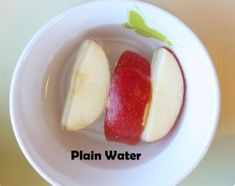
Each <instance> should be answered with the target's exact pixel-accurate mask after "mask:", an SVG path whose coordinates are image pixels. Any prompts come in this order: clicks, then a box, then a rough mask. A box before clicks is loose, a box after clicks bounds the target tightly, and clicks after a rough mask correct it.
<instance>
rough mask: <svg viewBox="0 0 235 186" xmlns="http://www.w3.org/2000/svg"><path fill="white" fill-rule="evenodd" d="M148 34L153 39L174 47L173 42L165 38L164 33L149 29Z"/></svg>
mask: <svg viewBox="0 0 235 186" xmlns="http://www.w3.org/2000/svg"><path fill="white" fill-rule="evenodd" d="M148 32H149V34H150V35H151V36H152V37H153V38H155V39H157V40H160V41H162V42H164V43H166V44H168V45H172V42H171V41H170V40H168V39H167V37H166V36H164V35H163V34H162V33H160V32H159V31H157V30H156V29H153V28H148Z"/></svg>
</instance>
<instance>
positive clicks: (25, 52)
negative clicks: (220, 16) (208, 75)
mask: <svg viewBox="0 0 235 186" xmlns="http://www.w3.org/2000/svg"><path fill="white" fill-rule="evenodd" d="M107 2H109V3H110V2H120V3H128V2H138V4H140V5H144V6H150V7H152V8H155V9H160V10H161V11H163V12H165V13H167V14H170V15H172V16H173V17H174V18H176V19H177V21H178V22H180V23H181V24H182V25H184V26H185V27H186V28H187V29H188V30H189V32H190V33H191V34H192V35H193V36H194V37H195V39H197V41H198V43H199V44H200V45H201V47H202V49H203V51H204V52H205V54H206V55H207V57H208V59H209V60H208V61H210V64H209V65H210V67H211V69H212V75H213V76H214V81H215V83H216V84H215V86H216V87H215V89H216V93H215V97H216V100H217V103H216V105H217V108H216V111H215V112H216V115H215V116H216V117H215V118H214V120H213V122H214V128H212V129H211V130H210V131H211V132H210V133H209V134H208V142H207V144H206V146H205V148H204V149H203V151H200V158H198V159H197V160H196V161H195V163H194V164H193V165H191V166H188V167H187V169H186V170H185V171H184V172H183V173H182V174H181V176H179V177H178V180H176V182H175V184H176V185H177V184H179V183H180V182H181V181H182V180H183V179H184V178H186V177H187V176H188V175H189V174H190V173H191V172H192V171H193V170H194V169H195V168H196V167H197V166H198V165H199V163H200V162H201V160H202V159H203V158H204V156H205V154H206V153H207V151H208V149H209V147H210V146H211V143H212V141H213V139H214V136H215V134H216V130H217V127H218V123H219V119H220V112H221V95H220V94H221V93H220V84H219V79H218V77H217V73H216V69H215V65H214V64H213V61H212V59H211V57H210V55H209V52H208V51H207V49H206V48H205V46H204V45H203V43H202V41H201V40H200V39H199V38H198V37H197V35H196V34H195V33H194V32H193V30H192V29H191V28H190V27H189V26H187V24H185V23H184V21H182V20H181V19H179V18H178V17H177V16H176V15H175V14H174V13H172V12H170V11H169V10H166V9H164V8H162V7H159V6H158V5H154V4H152V3H150V2H143V1H139V0H125V1H123V0H99V1H85V2H81V3H78V4H76V5H74V6H73V7H71V8H67V9H65V10H64V11H62V12H61V13H59V14H58V15H56V16H54V17H52V18H51V19H49V20H48V21H47V22H46V23H45V24H44V25H43V26H41V28H40V29H39V30H38V31H37V32H36V33H35V34H34V35H33V37H32V38H31V39H30V41H29V42H28V43H27V44H26V46H25V48H24V49H23V52H22V53H21V55H20V57H19V59H18V61H17V63H16V66H15V70H14V72H13V75H12V79H11V85H10V95H9V112H10V119H11V125H12V128H13V132H14V135H15V138H16V141H17V143H18V145H19V146H20V149H21V151H22V152H23V154H24V156H25V157H26V159H27V160H28V162H29V163H30V165H31V166H32V167H33V168H34V169H35V170H36V171H37V173H38V174H39V175H40V176H41V177H42V178H44V179H45V180H46V181H47V182H48V183H50V184H52V185H60V183H58V182H56V180H54V179H53V178H52V177H50V176H49V175H48V174H47V172H46V171H45V170H43V168H41V167H40V165H39V164H38V162H37V161H35V160H34V159H33V158H32V157H31V155H30V152H28V150H27V149H26V147H25V146H24V144H23V142H22V137H21V136H20V134H19V131H18V127H17V121H16V118H15V110H14V107H15V106H14V105H15V104H14V103H15V101H14V95H15V92H14V89H15V86H16V79H17V74H18V72H19V70H20V66H21V65H22V64H23V63H24V61H25V58H26V56H28V54H29V53H30V51H31V48H32V47H33V46H34V45H35V44H36V43H37V40H38V39H40V37H41V35H42V34H43V33H44V32H45V31H47V30H48V29H50V28H51V27H52V26H53V25H54V24H56V23H57V22H59V21H60V20H61V19H62V18H64V17H66V16H67V15H68V14H69V13H70V12H71V11H72V10H74V9H76V8H77V7H79V6H81V5H82V4H97V3H101V4H103V3H107Z"/></svg>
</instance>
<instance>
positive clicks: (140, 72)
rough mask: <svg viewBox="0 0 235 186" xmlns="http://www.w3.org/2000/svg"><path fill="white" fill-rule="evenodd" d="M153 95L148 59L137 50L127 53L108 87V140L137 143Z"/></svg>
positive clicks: (106, 119) (106, 121) (106, 132)
mask: <svg viewBox="0 0 235 186" xmlns="http://www.w3.org/2000/svg"><path fill="white" fill-rule="evenodd" d="M150 98H151V82H150V65H149V63H148V61H147V60H146V59H144V58H143V57H141V56H139V55H138V54H136V53H134V52H131V51H126V52H124V53H123V55H122V56H121V57H120V60H119V63H118V64H117V67H116V69H115V71H114V74H113V78H112V81H111V86H110V90H109V98H108V107H107V109H106V118H105V125H104V130H105V137H106V139H107V140H110V141H115V142H121V143H126V144H129V145H136V144H138V143H139V141H140V136H141V133H142V132H143V129H144V117H145V112H146V109H147V108H148V103H149V101H150Z"/></svg>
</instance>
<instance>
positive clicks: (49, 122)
mask: <svg viewBox="0 0 235 186" xmlns="http://www.w3.org/2000/svg"><path fill="white" fill-rule="evenodd" d="M104 7H105V8H104ZM136 8H138V9H139V10H140V11H141V12H142V13H143V14H144V16H145V18H146V21H147V23H148V24H149V25H151V26H152V27H154V28H157V29H158V30H160V31H161V32H162V33H164V34H165V35H166V36H168V37H169V38H170V39H172V41H174V43H175V44H174V45H173V47H172V50H173V51H174V52H175V54H176V55H177V57H178V58H179V61H180V63H181V65H182V68H183V71H184V74H185V79H186V89H187V90H186V101H185V105H184V110H183V112H182V114H181V117H180V119H179V121H178V122H177V124H176V126H175V127H174V129H173V130H172V131H171V132H170V134H169V135H167V137H165V138H164V139H162V140H160V141H158V142H156V143H151V144H146V143H140V144H139V145H137V146H128V145H125V144H119V143H113V142H107V141H106V140H105V138H104V133H103V121H104V116H103V115H102V116H101V117H100V118H99V119H98V120H97V121H96V122H95V123H94V124H93V125H91V126H90V127H89V128H87V129H85V130H82V131H79V132H67V131H64V130H62V128H61V125H60V119H61V114H62V109H63V105H64V100H65V96H66V93H67V89H68V84H69V79H70V71H71V67H72V65H73V61H74V57H75V54H76V52H77V50H78V48H79V46H80V44H81V42H82V41H83V40H84V39H85V38H92V39H95V40H96V41H98V42H99V43H100V44H101V45H102V46H103V47H104V49H105V51H106V54H107V56H108V59H109V61H110V67H111V71H113V68H114V65H115V63H116V62H117V60H118V58H119V56H120V54H121V53H122V52H123V51H125V50H126V49H129V50H134V51H136V52H138V53H140V54H142V55H143V56H145V57H146V58H147V59H149V60H151V56H152V52H153V50H154V49H156V48H157V47H159V46H162V45H163V44H162V43H160V42H158V41H156V40H153V39H151V38H145V37H143V36H140V35H138V34H136V33H135V32H133V31H131V30H127V29H125V28H123V26H122V24H123V23H125V22H126V20H127V12H128V10H130V9H136ZM105 9H109V10H110V11H109V12H105V11H104V10H105ZM88 10H89V11H88ZM91 12H92V13H91ZM218 108H219V92H218V83H217V78H216V76H215V72H214V68H213V66H212V64H211V61H210V58H209V57H208V55H207V53H206V51H205V49H204V47H203V46H202V45H201V43H200V42H199V40H198V39H197V38H196V37H195V35H194V34H193V33H192V32H191V31H190V30H189V29H188V28H187V27H186V26H185V25H184V24H183V23H181V22H180V21H179V20H178V19H177V18H175V17H174V16H172V15H170V14H169V13H167V12H165V11H163V10H161V9H159V8H157V7H154V6H151V5H148V4H146V3H142V2H136V1H125V2H122V3H120V2H119V1H112V2H111V1H99V2H89V3H84V4H81V5H79V6H77V7H75V8H72V9H70V10H68V11H67V12H65V13H63V14H61V15H60V16H58V17H56V18H54V19H53V20H52V21H50V22H49V23H48V24H47V25H46V26H45V27H44V28H42V29H41V30H40V31H39V32H38V33H37V34H36V35H35V37H34V38H33V39H32V41H31V42H30V43H29V45H28V46H27V47H26V49H25V51H24V53H23V54H22V56H21V58H20V61H19V63H18V66H17V68H16V72H15V75H14V78H13V85H12V89H11V116H12V121H13V128H14V132H15V134H16V136H17V140H18V142H19V144H20V146H21V148H22V150H23V152H24V154H25V155H26V157H27V158H28V159H29V161H30V162H31V164H32V165H33V166H34V168H35V169H36V170H38V172H39V173H40V174H41V175H42V176H43V177H44V178H46V179H47V180H48V181H49V182H50V183H51V184H55V183H60V184H62V185H77V184H78V183H79V184H81V185H91V184H92V183H93V184H94V183H99V184H98V185H103V184H113V183H116V184H117V185H125V184H126V183H127V181H128V183H130V184H133V185H142V184H143V183H145V184H147V185H153V184H154V185H156V182H157V184H161V185H169V184H175V183H176V182H178V181H179V180H180V179H182V178H183V177H184V176H185V175H186V174H188V173H189V172H190V170H192V168H193V167H195V166H196V164H197V163H198V162H199V160H200V159H201V158H202V156H203V155H204V153H205V152H206V150H207V148H208V145H209V144H210V141H211V139H212V137H213V134H214V131H215V129H216V122H217V117H218ZM71 150H82V151H84V152H91V151H94V152H97V153H101V154H103V156H102V160H97V161H95V160H89V161H88V160H83V161H80V160H73V161H72V160H71ZM105 150H117V151H118V152H125V151H128V152H130V153H132V152H133V153H141V159H140V160H137V161H131V160H114V161H110V160H107V159H106V158H104V157H105V156H104V153H105ZM104 176H107V178H108V179H107V180H106V179H105V180H104V179H103V178H104ZM130 176H135V179H132V180H130V179H129V178H130ZM120 178H122V179H120ZM148 183H149V184H148Z"/></svg>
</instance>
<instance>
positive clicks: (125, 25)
mask: <svg viewBox="0 0 235 186" xmlns="http://www.w3.org/2000/svg"><path fill="white" fill-rule="evenodd" d="M123 26H124V27H125V28H127V29H133V27H132V26H131V25H130V24H129V23H125V24H123Z"/></svg>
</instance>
